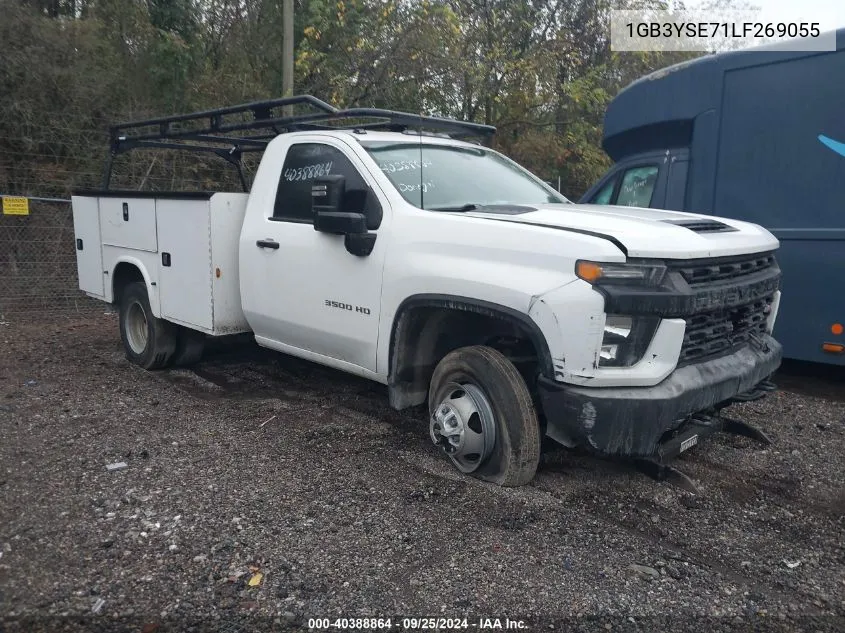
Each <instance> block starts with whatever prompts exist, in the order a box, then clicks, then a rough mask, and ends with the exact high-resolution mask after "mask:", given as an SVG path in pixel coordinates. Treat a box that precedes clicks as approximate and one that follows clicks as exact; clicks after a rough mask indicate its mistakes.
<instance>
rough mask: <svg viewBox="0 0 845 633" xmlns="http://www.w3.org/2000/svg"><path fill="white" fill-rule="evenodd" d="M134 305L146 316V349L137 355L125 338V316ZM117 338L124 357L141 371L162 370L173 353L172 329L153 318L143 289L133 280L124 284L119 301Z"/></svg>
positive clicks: (141, 283) (144, 285) (174, 330)
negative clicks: (119, 340)
mask: <svg viewBox="0 0 845 633" xmlns="http://www.w3.org/2000/svg"><path fill="white" fill-rule="evenodd" d="M136 301H137V302H138V303H140V304H141V307H142V308H143V310H144V313H145V314H146V316H147V346H146V348H144V351H143V352H142V353H141V354H136V353H135V352H134V351H133V350H132V347H131V346H130V345H129V340H128V339H127V336H126V315H127V312H128V310H129V307H130V306H131V305H132V304H133V303H135V302H136ZM120 338H121V340H122V341H123V348H124V350H125V351H126V358H127V359H128V360H129V361H130V362H131V363H134V364H136V365H139V366H141V367H143V368H144V369H162V368H164V367H167V366H168V364H169V363H170V359H171V358H172V357H173V354H174V352H175V351H176V327H175V326H174V325H173V324H172V323H169V322H167V321H165V320H164V319H158V318H156V317H154V316H153V312H152V309H151V308H150V299H149V297H148V296H147V286H146V284H144V282H141V281H135V282H133V283H131V284H127V286H126V288H124V290H123V292H122V293H121V298H120Z"/></svg>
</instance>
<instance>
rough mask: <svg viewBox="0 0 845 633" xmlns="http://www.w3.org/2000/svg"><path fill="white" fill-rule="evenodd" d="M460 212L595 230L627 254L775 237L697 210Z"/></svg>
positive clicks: (692, 253) (554, 207)
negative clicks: (700, 213) (701, 213)
mask: <svg viewBox="0 0 845 633" xmlns="http://www.w3.org/2000/svg"><path fill="white" fill-rule="evenodd" d="M465 215H468V216H472V217H477V218H485V219H490V220H498V221H503V222H514V223H517V224H531V225H536V226H541V227H544V228H547V229H550V230H563V231H573V232H576V233H585V234H588V235H590V234H594V235H596V236H597V237H602V238H604V239H609V240H610V241H613V242H614V243H616V244H617V246H619V247H620V248H621V250H623V251H624V252H625V253H626V254H627V256H628V257H655V258H662V259H697V258H706V257H726V256H730V255H743V254H747V253H758V252H765V251H771V250H774V249H776V248H777V247H778V245H779V242H778V240H777V239H776V238H775V237H774V236H773V235H772V234H771V233H769V232H768V231H767V230H766V229H764V228H763V227H761V226H759V225H757V224H751V223H749V222H740V221H739V220H731V219H728V218H719V217H715V216H711V215H699V214H697V213H682V212H680V211H663V210H659V209H641V208H637V207H618V206H602V205H593V204H547V205H532V206H530V207H529V206H508V205H503V206H490V207H482V208H480V209H479V210H477V211H471V212H467V213H465Z"/></svg>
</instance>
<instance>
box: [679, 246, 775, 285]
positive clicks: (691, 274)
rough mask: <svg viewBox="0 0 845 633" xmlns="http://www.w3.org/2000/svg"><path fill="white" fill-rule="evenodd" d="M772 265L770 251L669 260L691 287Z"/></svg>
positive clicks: (750, 273)
mask: <svg viewBox="0 0 845 633" xmlns="http://www.w3.org/2000/svg"><path fill="white" fill-rule="evenodd" d="M773 266H776V263H775V256H774V255H773V254H772V253H763V254H760V255H756V256H752V257H747V256H746V257H742V258H730V259H718V260H714V259H711V260H699V261H696V260H688V261H685V262H675V263H672V262H670V267H671V269H672V270H677V271H678V272H679V273H681V276H682V277H683V278H684V281H686V282H687V283H688V284H689V285H690V286H691V287H693V288H695V287H698V286H701V285H703V284H710V283H714V282H720V281H725V280H727V279H737V278H739V277H745V276H746V275H753V274H754V273H758V272H761V271H764V270H768V269H769V268H772V267H773Z"/></svg>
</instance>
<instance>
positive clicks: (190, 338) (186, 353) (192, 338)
mask: <svg viewBox="0 0 845 633" xmlns="http://www.w3.org/2000/svg"><path fill="white" fill-rule="evenodd" d="M177 327H178V329H177V332H176V351H175V352H174V353H173V358H171V359H170V364H171V365H173V366H174V367H189V366H190V365H196V364H197V363H198V362H200V360H201V359H202V353H203V351H204V350H205V334H203V333H202V332H197V331H196V330H192V329H191V328H187V327H183V326H181V325H180V326H177Z"/></svg>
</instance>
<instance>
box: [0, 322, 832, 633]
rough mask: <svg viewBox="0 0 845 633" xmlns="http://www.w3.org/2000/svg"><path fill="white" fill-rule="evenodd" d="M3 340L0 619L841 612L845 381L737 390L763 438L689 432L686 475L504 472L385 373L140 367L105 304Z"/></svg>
mask: <svg viewBox="0 0 845 633" xmlns="http://www.w3.org/2000/svg"><path fill="white" fill-rule="evenodd" d="M0 340H2V349H3V352H2V355H0V554H2V557H0V631H4V630H9V631H12V630H104V631H105V630H132V631H143V632H144V633H152V632H153V631H181V630H190V629H192V630H216V631H227V632H249V631H266V630H282V629H305V628H307V626H308V619H309V618H313V617H328V618H336V617H346V618H360V617H389V616H392V617H393V624H394V625H396V624H397V623H401V617H403V616H423V615H425V616H442V617H450V618H456V617H464V616H467V617H469V618H470V620H469V621H468V629H469V630H478V628H479V627H478V626H477V625H478V621H477V618H479V617H483V618H502V626H503V627H504V626H505V622H504V618H506V617H509V618H511V619H514V620H518V619H521V620H523V621H524V622H523V625H524V626H525V627H526V628H527V630H550V629H552V628H556V629H557V630H561V629H565V630H599V631H605V630H630V631H651V630H689V631H698V632H700V631H704V630H740V629H742V630H745V629H748V630H752V629H753V630H782V631H794V630H804V631H828V630H831V631H832V630H839V631H841V630H843V628H844V627H845V619H843V616H845V549H844V548H843V527H844V525H843V517H845V490H843V485H842V484H843V477H845V476H844V475H843V464H845V403H843V402H842V400H841V399H839V400H837V399H836V398H835V397H821V396H815V395H814V396H808V395H802V394H798V393H794V392H778V393H775V394H773V395H771V396H770V397H768V398H766V399H765V400H763V401H759V402H755V403H749V404H745V405H737V406H734V407H732V410H731V412H730V413H731V414H732V415H733V416H734V417H739V418H742V419H745V420H748V421H749V422H752V423H754V424H756V425H758V426H760V427H761V428H764V429H765V430H766V431H767V432H768V433H770V435H771V436H772V437H773V439H774V445H773V446H771V447H769V448H768V449H761V448H760V447H759V446H757V445H755V444H754V443H753V442H751V441H750V440H747V439H744V438H738V437H732V436H727V435H719V436H716V437H713V438H710V439H709V440H708V441H705V443H703V444H702V445H700V446H698V447H696V448H694V449H693V450H691V451H689V452H688V453H687V454H685V455H684V456H683V457H682V458H680V459H679V460H677V462H676V465H677V466H678V467H679V468H680V469H681V470H683V471H684V472H686V473H687V474H688V475H690V476H691V477H692V478H693V479H694V480H695V481H696V482H697V483H698V484H699V486H700V487H701V489H702V490H703V494H701V495H697V496H695V495H692V494H690V493H688V492H685V491H683V490H681V489H679V488H677V487H674V486H671V485H669V484H667V483H659V482H655V481H653V480H651V479H649V478H647V477H645V476H644V475H642V474H639V473H637V472H635V471H632V470H631V469H630V468H628V467H626V466H624V465H621V464H615V463H611V462H608V461H604V460H599V459H596V458H594V457H591V456H588V455H584V454H579V453H575V452H570V451H565V450H554V451H551V452H547V453H546V454H545V455H544V459H543V464H542V465H541V469H540V471H539V472H538V474H537V477H536V479H535V481H534V482H533V484H532V485H530V486H526V487H523V488H519V489H502V488H497V487H495V486H492V485H489V484H486V483H482V482H479V481H477V480H474V479H470V478H467V477H464V476H462V475H460V474H458V473H457V472H456V471H454V470H453V469H452V467H451V466H449V465H448V463H447V462H446V461H445V459H443V458H441V457H440V455H439V454H438V453H437V452H436V449H435V447H433V446H432V445H431V443H430V441H429V440H428V437H427V422H426V419H425V417H426V416H425V414H424V412H423V411H421V410H413V411H406V412H401V413H400V412H396V411H393V410H391V409H390V408H389V407H388V404H387V397H386V393H385V390H384V389H383V387H381V386H379V385H376V384H374V383H369V382H366V381H363V380H359V379H356V378H352V377H349V376H347V375H345V374H341V373H338V372H335V371H333V370H330V369H326V368H322V367H319V366H317V365H313V364H310V363H307V362H304V361H299V360H296V359H292V358H289V357H286V356H283V355H279V354H275V353H272V352H266V351H263V350H260V349H258V348H257V347H255V346H254V345H253V344H251V343H249V342H246V343H243V344H238V345H233V344H228V345H218V346H216V348H215V349H212V350H211V351H210V352H209V353H208V354H207V358H206V360H204V361H203V363H202V364H200V365H199V366H198V367H197V368H195V370H169V371H164V372H156V373H149V372H145V371H143V370H141V369H139V368H137V367H134V366H131V365H130V364H129V363H128V362H127V361H126V360H125V359H124V356H123V353H122V349H121V346H120V341H119V336H118V333H117V319H116V317H115V316H114V315H102V316H98V317H93V318H89V319H87V320H79V321H66V320H62V321H54V322H52V323H48V324H38V323H29V324H15V323H11V324H2V325H0ZM797 382H799V383H800V381H797ZM795 383H796V380H795V379H794V377H793V379H792V380H791V383H790V384H791V387H790V388H793V387H794V385H795ZM839 387H842V383H838V384H833V386H832V387H831V389H833V390H837V389H838V388H839ZM833 395H835V394H834V393H833V391H831V393H830V396H833ZM121 461H122V462H125V463H126V464H127V468H125V469H122V470H116V471H108V470H107V469H106V465H107V464H110V463H113V462H121ZM259 574H261V575H260V576H259ZM394 629H397V627H396V626H394ZM523 630H526V629H523Z"/></svg>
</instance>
